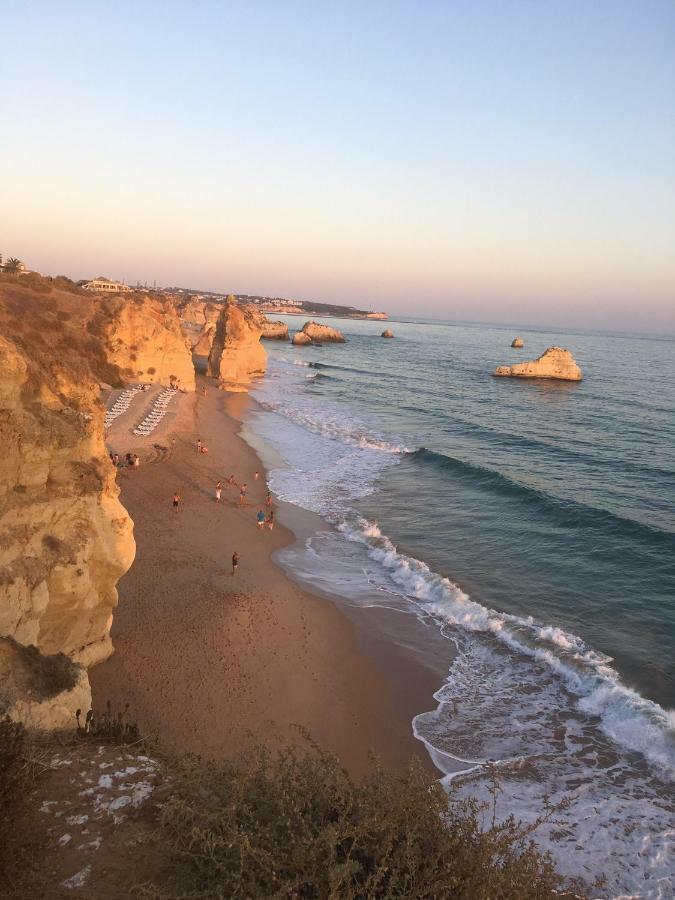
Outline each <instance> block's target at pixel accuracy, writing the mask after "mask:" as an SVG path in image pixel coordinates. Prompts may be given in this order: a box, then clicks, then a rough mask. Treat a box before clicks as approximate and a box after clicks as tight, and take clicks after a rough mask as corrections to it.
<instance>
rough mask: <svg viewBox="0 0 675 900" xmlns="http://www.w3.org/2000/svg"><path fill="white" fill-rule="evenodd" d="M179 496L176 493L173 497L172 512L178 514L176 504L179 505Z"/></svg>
mask: <svg viewBox="0 0 675 900" xmlns="http://www.w3.org/2000/svg"><path fill="white" fill-rule="evenodd" d="M180 499H181V498H180V494H179V493H178V491H176V492H175V493H174V495H173V511H174V512H178V504H179V503H180Z"/></svg>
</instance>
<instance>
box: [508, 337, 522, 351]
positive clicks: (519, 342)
mask: <svg viewBox="0 0 675 900" xmlns="http://www.w3.org/2000/svg"><path fill="white" fill-rule="evenodd" d="M511 346H512V347H517V348H518V349H520V348H521V347H524V346H525V341H524V340H523V339H522V338H519V337H515V338H514V339H513V340H512V341H511Z"/></svg>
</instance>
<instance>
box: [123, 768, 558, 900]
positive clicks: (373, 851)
mask: <svg viewBox="0 0 675 900" xmlns="http://www.w3.org/2000/svg"><path fill="white" fill-rule="evenodd" d="M169 776H170V784H171V793H172V796H171V798H170V799H169V800H168V801H167V802H166V803H165V804H164V806H163V808H162V812H161V826H160V828H161V834H160V836H159V839H160V841H161V843H162V845H163V846H165V847H166V848H168V849H169V850H170V852H171V854H172V860H173V864H172V868H171V871H170V872H167V873H166V885H168V886H169V892H168V893H167V892H166V890H165V886H164V887H163V886H162V885H144V886H143V887H141V888H140V889H139V893H140V894H141V895H142V896H145V897H148V898H150V897H152V898H167V897H190V898H204V900H206V898H223V900H224V898H311V900H323V898H325V900H356V898H359V900H375V898H377V900H385V898H387V900H400V898H415V900H421V898H438V900H444V898H450V897H452V898H466V900H469V898H472V900H477V898H500V900H521V898H544V897H546V898H550V897H551V894H552V892H553V891H554V890H555V889H557V888H558V887H559V886H560V885H561V879H560V878H559V877H558V875H557V874H556V873H555V871H554V869H553V866H552V864H551V860H550V858H549V857H548V856H546V855H544V854H542V853H540V852H539V851H538V849H537V848H536V846H535V845H534V844H533V843H532V842H531V840H530V838H529V835H530V833H531V827H527V828H526V827H522V826H520V825H519V824H518V823H516V822H515V821H514V820H509V821H507V822H505V823H502V824H496V823H494V822H493V824H492V826H491V827H490V828H489V829H488V830H486V831H484V830H483V829H482V828H481V824H480V823H481V812H482V807H480V806H479V805H478V804H477V803H475V802H473V801H470V800H458V799H456V798H453V797H452V795H448V793H446V791H445V790H444V789H443V787H442V786H441V785H440V784H439V783H438V782H437V781H436V780H435V779H434V778H433V775H432V774H431V773H429V772H427V771H426V770H425V769H424V768H423V767H422V766H421V764H419V763H413V764H411V765H410V767H409V768H408V770H407V771H406V772H404V773H394V772H389V771H385V770H383V769H381V768H377V769H376V770H375V771H374V773H373V774H372V776H371V777H369V778H368V779H367V780H366V781H365V782H362V783H355V782H354V781H352V779H351V778H350V777H349V775H348V774H347V773H346V772H345V770H344V769H342V768H341V766H340V765H339V763H338V761H337V760H336V759H335V758H334V757H332V756H330V755H328V754H325V753H321V752H319V751H315V752H314V753H313V754H312V755H311V756H310V755H307V756H300V755H297V754H296V753H295V752H293V751H284V752H282V753H281V754H279V756H278V757H274V758H273V757H271V756H269V755H268V754H266V753H265V752H264V751H258V752H257V753H256V754H254V755H253V758H251V757H249V758H248V759H247V760H246V761H244V760H242V761H241V762H239V763H235V764H233V763H227V762H222V763H203V762H201V761H199V760H197V759H194V758H187V759H183V760H182V761H181V762H179V763H178V765H177V768H174V769H173V770H171V771H170V772H169Z"/></svg>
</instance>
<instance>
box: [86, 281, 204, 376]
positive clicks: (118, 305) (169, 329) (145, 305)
mask: <svg viewBox="0 0 675 900" xmlns="http://www.w3.org/2000/svg"><path fill="white" fill-rule="evenodd" d="M106 309H107V310H108V316H107V319H103V320H102V324H101V327H102V328H103V332H104V336H105V340H106V343H107V348H108V359H109V360H110V362H112V363H113V364H114V365H116V366H118V367H119V368H120V369H121V370H122V371H123V373H124V376H125V379H126V380H127V381H133V380H141V381H151V382H158V383H159V384H169V383H170V382H172V381H177V383H178V384H179V386H180V387H181V388H182V389H183V390H186V391H194V389H195V370H194V366H193V364H192V354H191V353H190V350H189V348H188V347H187V346H186V343H185V338H184V336H183V333H182V331H181V323H180V319H179V317H178V312H177V310H176V307H175V305H174V304H173V303H172V302H171V301H170V300H161V299H159V298H157V297H152V296H150V295H148V294H146V295H141V296H137V297H132V298H129V299H120V300H110V299H109V300H108V303H107V307H106Z"/></svg>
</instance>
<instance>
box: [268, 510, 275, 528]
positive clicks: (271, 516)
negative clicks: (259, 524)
mask: <svg viewBox="0 0 675 900" xmlns="http://www.w3.org/2000/svg"><path fill="white" fill-rule="evenodd" d="M267 527H268V528H269V530H270V531H272V530H273V528H274V510H273V509H271V510H270V514H269V516H268V517H267Z"/></svg>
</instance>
